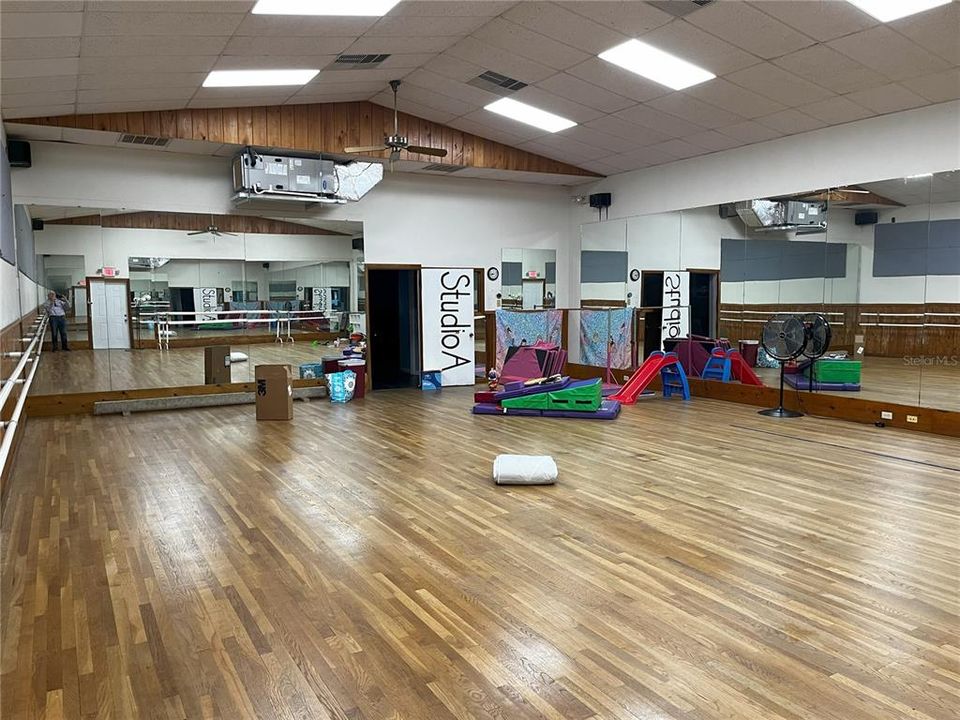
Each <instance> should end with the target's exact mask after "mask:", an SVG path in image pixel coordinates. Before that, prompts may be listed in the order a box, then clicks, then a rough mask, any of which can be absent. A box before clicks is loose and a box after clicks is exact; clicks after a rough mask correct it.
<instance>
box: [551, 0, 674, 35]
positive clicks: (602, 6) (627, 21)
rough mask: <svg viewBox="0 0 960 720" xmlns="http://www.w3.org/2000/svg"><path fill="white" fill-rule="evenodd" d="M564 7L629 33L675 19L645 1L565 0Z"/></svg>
mask: <svg viewBox="0 0 960 720" xmlns="http://www.w3.org/2000/svg"><path fill="white" fill-rule="evenodd" d="M563 7H564V8H565V9H567V10H570V11H572V12H575V13H577V14H578V15H581V16H583V17H585V18H588V19H590V20H592V21H593V22H596V23H600V24H601V25H604V26H606V27H608V28H611V29H613V30H616V31H617V32H620V33H625V34H627V35H642V34H643V33H646V32H650V31H651V30H653V29H654V28H658V27H660V26H661V25H666V24H667V23H668V22H670V21H671V20H673V15H670V14H669V13H665V12H663V11H662V10H658V9H657V8H655V7H653V6H651V5H647V4H646V3H644V2H607V1H606V0H604V1H599V2H592V1H591V2H565V3H564V4H563Z"/></svg>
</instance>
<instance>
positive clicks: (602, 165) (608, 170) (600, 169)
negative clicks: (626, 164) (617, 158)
mask: <svg viewBox="0 0 960 720" xmlns="http://www.w3.org/2000/svg"><path fill="white" fill-rule="evenodd" d="M580 167H582V168H583V169H584V170H589V171H590V172H595V173H600V174H601V175H616V174H618V173H621V172H623V171H622V170H621V169H620V168H618V167H617V166H616V165H611V164H610V163H608V162H606V161H605V160H585V161H584V162H582V163H580Z"/></svg>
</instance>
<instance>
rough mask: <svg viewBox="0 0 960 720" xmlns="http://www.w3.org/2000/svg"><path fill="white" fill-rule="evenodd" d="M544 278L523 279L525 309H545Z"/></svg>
mask: <svg viewBox="0 0 960 720" xmlns="http://www.w3.org/2000/svg"><path fill="white" fill-rule="evenodd" d="M544 282H545V281H543V280H524V281H523V309H524V310H538V309H539V310H543V295H544V293H543V284H544Z"/></svg>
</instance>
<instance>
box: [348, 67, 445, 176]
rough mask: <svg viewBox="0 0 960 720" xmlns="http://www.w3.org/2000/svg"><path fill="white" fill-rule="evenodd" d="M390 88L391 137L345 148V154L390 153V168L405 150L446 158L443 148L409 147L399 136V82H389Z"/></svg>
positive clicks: (405, 140)
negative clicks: (371, 143) (391, 99)
mask: <svg viewBox="0 0 960 720" xmlns="http://www.w3.org/2000/svg"><path fill="white" fill-rule="evenodd" d="M390 88H391V89H392V90H393V135H387V136H386V137H384V138H383V144H382V145H363V146H361V147H346V148H344V149H343V151H344V152H345V153H351V154H352V153H359V154H366V153H373V152H380V151H381V150H389V151H390V166H391V169H392V167H393V161H394V160H398V159H399V158H400V151H401V150H406V151H407V152H409V153H416V154H417V155H433V156H434V157H446V156H447V151H446V150H445V149H444V148H434V147H424V146H422V145H411V144H410V143H409V142H408V141H407V138H406V137H404V136H403V135H401V134H400V130H399V127H398V123H397V90H399V88H400V80H391V81H390Z"/></svg>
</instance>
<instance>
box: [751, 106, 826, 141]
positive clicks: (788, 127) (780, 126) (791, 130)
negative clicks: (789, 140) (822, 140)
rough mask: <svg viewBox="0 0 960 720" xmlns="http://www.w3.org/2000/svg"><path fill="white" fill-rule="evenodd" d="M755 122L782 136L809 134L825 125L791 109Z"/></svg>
mask: <svg viewBox="0 0 960 720" xmlns="http://www.w3.org/2000/svg"><path fill="white" fill-rule="evenodd" d="M757 122H758V123H760V124H761V125H766V126H767V127H769V128H773V129H774V130H779V131H780V132H781V133H783V134H784V135H795V134H797V133H802V132H809V131H810V130H817V129H819V128H822V127H824V126H825V125H826V123H825V122H823V121H822V120H817V119H816V118H812V117H810V116H809V115H804V114H803V113H802V112H800V111H799V110H794V109H793V108H789V109H787V110H781V111H780V112H777V113H773V114H771V115H767V116H765V117H761V118H757Z"/></svg>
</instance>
